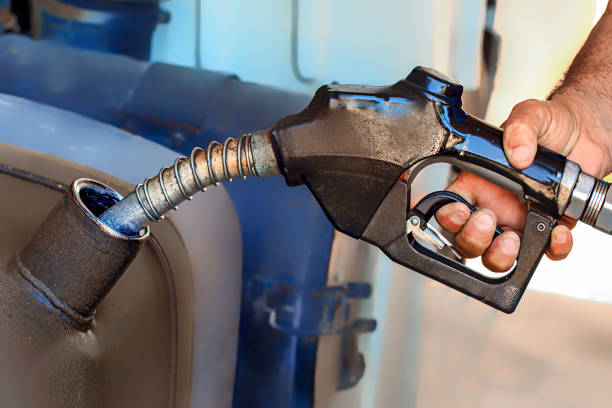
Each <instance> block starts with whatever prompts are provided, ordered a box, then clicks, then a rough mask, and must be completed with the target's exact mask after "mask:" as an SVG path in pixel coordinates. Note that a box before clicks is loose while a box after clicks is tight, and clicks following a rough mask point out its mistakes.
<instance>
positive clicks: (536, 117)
mask: <svg viewBox="0 0 612 408" xmlns="http://www.w3.org/2000/svg"><path fill="white" fill-rule="evenodd" d="M551 121H552V114H551V108H550V106H549V105H548V102H545V101H538V100H535V99H528V100H526V101H523V102H521V103H519V104H517V105H516V106H515V107H514V108H513V109H512V112H510V116H508V119H507V120H506V121H505V122H504V123H503V124H502V128H503V129H504V139H503V146H504V151H505V152H506V157H507V158H508V162H509V163H510V165H512V166H513V167H515V168H517V169H519V170H522V169H524V168H527V167H529V165H531V162H533V159H534V157H535V155H536V151H537V148H538V140H540V139H542V138H543V136H544V135H546V133H547V132H548V129H549V128H550V123H551Z"/></svg>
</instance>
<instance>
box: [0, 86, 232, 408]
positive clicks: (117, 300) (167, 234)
mask: <svg viewBox="0 0 612 408" xmlns="http://www.w3.org/2000/svg"><path fill="white" fill-rule="evenodd" d="M0 129H2V130H1V131H0V141H2V142H8V143H12V144H10V145H9V144H5V143H0V191H1V192H2V193H1V197H2V199H1V200H0V400H1V401H2V403H1V405H2V406H7V407H189V406H198V407H200V406H205V407H229V406H231V402H232V392H233V383H234V376H235V360H236V347H237V335H238V323H239V306H240V282H241V276H240V275H241V265H242V247H241V239H240V230H239V224H238V220H237V217H236V214H235V212H234V208H233V205H232V203H231V200H230V199H229V197H228V195H227V194H226V192H225V190H223V188H217V189H210V190H209V192H207V193H206V194H200V195H199V196H198V197H196V198H194V200H193V201H192V202H189V203H188V204H185V205H184V206H182V208H181V211H180V212H178V213H176V214H175V215H171V216H169V217H167V218H166V220H165V221H164V222H162V223H157V224H155V225H152V226H151V236H150V237H149V239H148V241H147V242H146V244H145V245H144V247H143V248H142V250H141V251H140V253H139V254H138V255H137V257H136V259H135V260H134V262H133V263H132V264H131V265H130V266H129V268H128V269H127V270H126V272H125V273H124V275H123V277H122V278H121V279H120V280H119V281H118V283H117V284H116V285H115V286H114V287H113V288H112V289H111V291H110V292H109V293H108V295H107V296H106V297H105V298H104V300H103V301H102V302H101V303H100V305H99V307H98V308H97V311H96V314H95V319H94V321H93V324H91V325H90V326H89V328H88V329H86V330H83V329H77V328H75V327H73V326H72V325H70V324H69V323H68V322H67V321H65V320H62V318H60V317H58V314H57V313H53V311H52V305H49V304H48V301H47V300H46V299H45V298H44V297H42V296H41V295H40V293H38V292H37V291H36V290H34V289H33V288H32V287H31V285H28V283H27V282H25V281H24V279H23V277H22V276H20V274H19V273H16V269H15V254H17V253H18V252H19V251H20V250H22V249H23V248H24V246H26V244H27V242H28V241H29V240H30V239H31V237H32V235H33V234H34V232H35V231H36V229H37V228H38V226H39V225H40V224H41V222H42V221H43V220H44V219H45V218H46V216H47V215H48V214H49V212H50V211H51V210H52V208H53V207H54V206H55V205H56V203H57V202H58V201H59V200H60V199H61V198H62V196H63V194H64V191H65V190H66V189H67V188H68V186H69V185H70V183H71V182H72V180H73V179H76V178H80V177H88V178H91V179H95V180H98V181H100V182H102V183H105V184H106V185H108V186H110V187H112V188H114V189H116V190H117V191H119V192H120V193H123V194H125V193H127V192H129V191H130V190H131V189H132V188H133V184H131V183H135V182H139V181H141V178H142V177H143V176H144V175H147V174H149V173H151V171H152V170H153V169H154V168H155V167H157V166H158V165H159V164H160V163H167V162H169V161H170V162H171V161H172V159H173V158H174V157H175V156H176V153H175V152H172V151H170V150H168V149H165V148H163V147H161V146H158V145H156V144H154V143H151V142H149V141H146V140H144V139H142V138H139V137H137V136H133V135H130V134H128V133H126V132H123V131H121V130H119V129H116V128H113V127H111V126H108V125H103V124H100V123H98V122H95V121H92V120H89V119H85V118H83V117H80V116H78V115H75V114H72V113H68V112H65V111H62V110H59V109H55V108H51V107H47V106H44V105H39V104H36V103H32V102H29V101H26V100H22V99H20V98H15V97H9V96H5V95H0ZM15 144H19V145H21V146H22V147H28V148H30V149H35V150H38V151H33V150H26V149H23V148H19V147H16V146H15ZM43 152H44V153H43ZM49 153H52V154H49ZM58 156H60V157H63V158H64V159H62V158H60V157H58ZM65 159H71V161H67V160H65ZM76 162H81V163H82V164H79V163H76ZM83 164H86V165H88V166H89V167H86V166H85V165H83ZM100 170H104V171H105V172H102V171H100ZM109 173H110V174H109ZM126 180H127V181H126Z"/></svg>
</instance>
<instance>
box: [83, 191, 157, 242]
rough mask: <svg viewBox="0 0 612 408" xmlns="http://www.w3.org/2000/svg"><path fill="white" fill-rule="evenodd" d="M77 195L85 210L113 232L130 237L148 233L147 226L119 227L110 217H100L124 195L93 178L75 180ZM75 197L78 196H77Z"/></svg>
mask: <svg viewBox="0 0 612 408" xmlns="http://www.w3.org/2000/svg"><path fill="white" fill-rule="evenodd" d="M74 189H75V195H76V194H78V201H80V203H79V204H80V205H81V206H82V208H83V209H84V210H85V211H88V212H89V213H90V214H89V215H90V217H92V219H94V221H95V222H97V223H100V224H101V226H102V227H107V228H109V229H110V230H111V233H116V234H119V235H120V236H124V237H128V238H136V237H142V236H144V235H145V234H147V233H148V229H147V228H140V229H137V228H126V227H125V226H123V227H122V228H119V226H118V225H114V223H112V222H108V219H106V220H105V219H103V218H100V216H101V215H102V214H103V213H104V212H105V211H106V210H108V209H109V208H111V207H112V206H113V205H115V204H116V203H118V202H119V201H121V200H122V199H123V196H122V195H121V194H119V193H118V192H116V191H115V190H113V189H111V188H110V187H107V186H105V185H103V184H100V183H97V182H95V181H93V180H88V179H78V180H75V187H74ZM75 199H77V197H76V196H75Z"/></svg>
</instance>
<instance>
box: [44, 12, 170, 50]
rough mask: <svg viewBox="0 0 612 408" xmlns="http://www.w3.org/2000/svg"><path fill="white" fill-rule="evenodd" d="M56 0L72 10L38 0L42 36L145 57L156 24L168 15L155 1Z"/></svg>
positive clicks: (149, 48) (89, 47)
mask: <svg viewBox="0 0 612 408" xmlns="http://www.w3.org/2000/svg"><path fill="white" fill-rule="evenodd" d="M56 1H57V3H58V4H63V5H66V6H69V10H71V11H70V12H65V11H63V12H60V11H59V9H58V8H57V5H56V4H54V3H44V2H39V7H40V9H41V13H40V19H39V21H40V37H41V38H44V39H48V40H52V41H54V42H58V43H62V44H67V45H72V46H75V47H80V48H87V49H92V50H98V51H104V52H109V53H113V54H123V55H129V56H132V57H134V58H138V59H142V60H147V59H149V57H150V54H151V38H152V36H153V31H154V30H155V27H156V26H157V24H158V23H159V22H160V21H165V20H167V19H168V16H169V15H168V14H167V13H165V12H163V11H162V10H160V8H159V5H158V3H157V2H155V1H150V2H116V1H104V0H56Z"/></svg>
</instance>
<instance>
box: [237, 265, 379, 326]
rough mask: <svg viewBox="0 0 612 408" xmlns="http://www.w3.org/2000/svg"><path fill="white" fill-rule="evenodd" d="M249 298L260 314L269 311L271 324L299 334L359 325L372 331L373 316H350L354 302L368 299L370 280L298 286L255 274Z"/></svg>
mask: <svg viewBox="0 0 612 408" xmlns="http://www.w3.org/2000/svg"><path fill="white" fill-rule="evenodd" d="M248 292H249V298H250V300H251V302H250V303H251V304H252V305H254V307H255V308H256V309H259V310H257V311H256V312H257V313H258V314H259V313H261V312H263V313H266V315H267V318H268V322H269V323H270V326H271V327H273V328H275V329H278V330H282V331H284V332H288V333H292V334H296V335H299V336H325V335H332V334H339V333H343V332H345V331H346V330H347V329H352V328H354V327H359V328H360V330H359V331H360V332H364V331H366V332H367V331H373V330H374V329H375V328H376V321H375V320H374V319H354V318H351V306H352V303H354V302H355V301H357V300H359V299H367V298H369V297H370V295H371V293H372V288H371V286H370V284H369V283H361V282H359V283H356V282H349V283H345V284H343V285H341V286H324V287H299V286H294V285H291V284H288V283H285V282H282V281H276V280H270V279H266V278H264V277H262V276H255V277H254V278H253V279H252V280H251V282H250V283H249V288H248Z"/></svg>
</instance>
